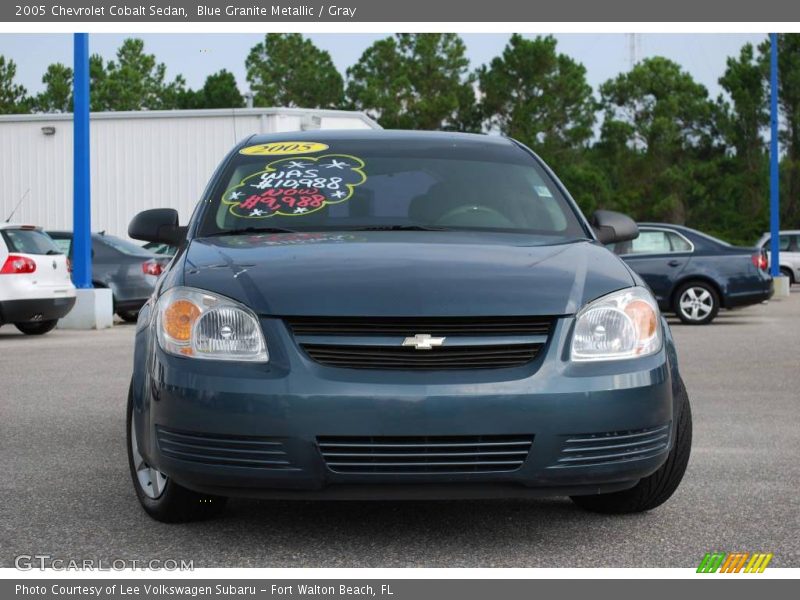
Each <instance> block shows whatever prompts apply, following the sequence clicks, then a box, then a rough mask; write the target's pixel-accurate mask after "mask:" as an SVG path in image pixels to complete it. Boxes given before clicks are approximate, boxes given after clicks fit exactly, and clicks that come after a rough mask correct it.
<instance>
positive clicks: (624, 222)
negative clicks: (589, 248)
mask: <svg viewBox="0 0 800 600" xmlns="http://www.w3.org/2000/svg"><path fill="white" fill-rule="evenodd" d="M592 228H593V229H594V232H595V235H597V241H599V242H600V243H601V244H612V243H616V242H627V241H629V240H635V239H636V238H637V237H639V226H638V225H637V224H636V221H634V220H633V219H631V218H630V217H629V216H628V215H623V214H622V213H618V212H614V211H613V210H597V211H595V212H594V214H593V215H592Z"/></svg>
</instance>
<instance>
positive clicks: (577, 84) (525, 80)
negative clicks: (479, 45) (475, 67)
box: [479, 33, 597, 157]
mask: <svg viewBox="0 0 800 600" xmlns="http://www.w3.org/2000/svg"><path fill="white" fill-rule="evenodd" d="M479 80H480V87H481V92H482V94H483V98H482V102H481V104H482V107H483V112H484V114H485V116H486V118H487V119H488V121H489V125H490V126H491V127H495V128H497V129H499V130H500V131H501V132H502V133H504V134H506V135H509V136H512V137H514V138H516V139H518V140H520V141H522V142H524V143H525V144H527V145H528V146H530V147H532V148H533V149H535V150H537V151H538V152H541V153H542V154H546V155H548V156H549V157H552V156H557V155H558V154H559V153H561V152H564V151H573V150H576V149H581V148H583V147H585V146H586V145H587V143H588V142H589V140H590V139H591V137H592V127H593V125H594V122H595V110H596V109H597V105H596V104H597V103H596V101H595V99H594V96H593V94H592V88H591V86H590V85H589V84H588V83H587V82H586V68H585V67H584V66H583V65H581V64H579V63H577V62H575V61H574V60H573V59H572V58H570V57H569V56H567V55H565V54H559V53H558V52H557V51H556V40H555V38H554V37H552V36H547V37H539V36H537V37H536V38H535V39H533V40H530V39H525V38H523V37H522V36H521V35H519V34H516V33H515V34H514V35H512V36H511V39H510V40H509V42H508V44H507V45H506V47H505V49H504V50H503V54H502V56H498V57H496V58H494V59H493V60H492V61H491V63H490V64H489V66H488V67H486V66H484V67H482V68H481V69H480V72H479Z"/></svg>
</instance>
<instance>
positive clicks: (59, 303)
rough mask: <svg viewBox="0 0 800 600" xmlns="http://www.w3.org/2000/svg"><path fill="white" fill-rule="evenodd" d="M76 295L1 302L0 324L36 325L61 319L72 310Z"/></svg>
mask: <svg viewBox="0 0 800 600" xmlns="http://www.w3.org/2000/svg"><path fill="white" fill-rule="evenodd" d="M74 305H75V295H74V294H73V295H72V296H61V297H58V298H34V299H26V300H3V301H0V323H35V322H40V321H51V320H53V319H60V318H62V317H64V316H66V315H67V313H69V311H71V310H72V307H73V306H74Z"/></svg>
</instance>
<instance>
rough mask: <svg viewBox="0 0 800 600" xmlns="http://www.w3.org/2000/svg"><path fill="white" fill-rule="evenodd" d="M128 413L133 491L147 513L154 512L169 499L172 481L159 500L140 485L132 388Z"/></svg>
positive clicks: (127, 436)
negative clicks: (136, 459)
mask: <svg viewBox="0 0 800 600" xmlns="http://www.w3.org/2000/svg"><path fill="white" fill-rule="evenodd" d="M126 412H127V418H126V419H125V431H126V434H125V440H126V448H127V450H128V469H129V471H130V474H131V480H132V482H133V489H134V490H135V491H136V496H137V497H138V498H139V502H141V503H142V506H144V508H145V509H146V510H147V512H151V511H153V510H157V509H158V506H159V504H160V503H161V501H162V500H164V499H165V498H166V497H167V493H168V491H169V487H170V485H171V484H172V479H170V478H167V484H166V485H165V486H164V491H163V492H162V493H161V495H160V496H159V497H158V498H150V497H149V496H148V495H147V494H145V493H144V490H143V489H142V485H141V483H139V477H138V475H137V474H136V465H134V464H133V440H132V438H131V426H132V424H133V387H131V389H130V390H129V392H128V407H127V411H126ZM140 452H141V450H140Z"/></svg>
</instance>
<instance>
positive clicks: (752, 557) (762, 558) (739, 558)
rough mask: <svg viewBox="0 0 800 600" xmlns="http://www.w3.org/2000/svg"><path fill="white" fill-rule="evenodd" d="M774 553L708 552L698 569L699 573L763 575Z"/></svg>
mask: <svg viewBox="0 0 800 600" xmlns="http://www.w3.org/2000/svg"><path fill="white" fill-rule="evenodd" d="M772 556H773V555H772V553H771V552H770V553H765V552H754V553H752V554H751V553H749V552H731V553H726V552H707V553H706V555H705V556H704V557H703V560H701V561H700V566H698V567H697V572H698V573H763V572H764V569H766V568H767V565H768V564H769V561H771V560H772Z"/></svg>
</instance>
